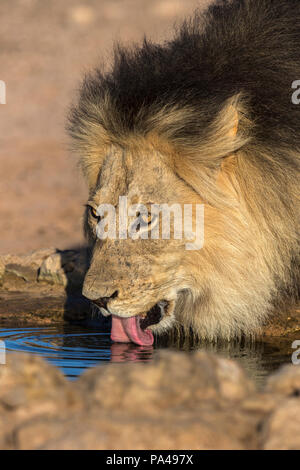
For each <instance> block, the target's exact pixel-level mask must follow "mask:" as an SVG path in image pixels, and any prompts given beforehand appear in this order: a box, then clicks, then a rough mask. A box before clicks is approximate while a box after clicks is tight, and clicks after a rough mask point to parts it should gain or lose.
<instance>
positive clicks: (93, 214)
mask: <svg viewBox="0 0 300 470" xmlns="http://www.w3.org/2000/svg"><path fill="white" fill-rule="evenodd" d="M90 213H91V216H92V217H94V219H99V218H100V216H99V215H98V213H97V211H96V209H95V208H94V207H92V206H90Z"/></svg>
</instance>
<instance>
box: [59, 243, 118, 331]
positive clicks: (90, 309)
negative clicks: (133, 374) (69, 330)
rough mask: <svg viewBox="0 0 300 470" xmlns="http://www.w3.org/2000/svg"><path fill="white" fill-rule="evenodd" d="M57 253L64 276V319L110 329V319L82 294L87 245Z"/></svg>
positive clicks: (87, 258) (87, 262)
mask: <svg viewBox="0 0 300 470" xmlns="http://www.w3.org/2000/svg"><path fill="white" fill-rule="evenodd" d="M58 253H59V254H60V256H61V266H62V269H63V271H64V274H65V277H66V286H65V292H66V301H65V306H64V320H66V321H68V322H72V323H80V324H86V325H87V326H89V327H93V326H94V327H95V328H99V329H101V330H102V331H104V332H108V331H110V328H111V319H110V318H106V317H104V316H103V315H102V314H101V312H100V310H99V309H98V308H97V307H96V306H95V305H93V304H92V303H91V302H90V301H89V300H88V299H86V298H85V297H84V296H83V295H82V286H83V282H84V277H85V274H86V272H87V270H88V267H89V259H90V257H89V249H88V247H74V248H72V249H70V250H63V251H58Z"/></svg>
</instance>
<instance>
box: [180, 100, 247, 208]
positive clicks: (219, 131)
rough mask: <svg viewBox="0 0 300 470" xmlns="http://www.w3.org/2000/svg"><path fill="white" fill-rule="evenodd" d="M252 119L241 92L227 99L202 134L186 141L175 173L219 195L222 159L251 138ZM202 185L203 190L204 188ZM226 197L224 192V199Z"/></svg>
mask: <svg viewBox="0 0 300 470" xmlns="http://www.w3.org/2000/svg"><path fill="white" fill-rule="evenodd" d="M250 129H251V122H250V120H249V119H248V118H247V112H246V106H245V104H244V100H243V99H242V97H241V95H236V96H233V97H232V98H230V99H229V100H227V102H225V103H224V105H223V107H222V108H221V110H220V111H219V113H218V115H217V116H216V117H215V119H214V120H213V121H212V122H211V123H210V125H209V126H208V127H207V128H206V129H205V130H204V131H203V132H202V133H201V137H200V138H199V139H198V140H197V139H193V140H192V145H190V146H189V143H188V142H186V143H185V145H183V146H182V147H181V149H180V150H179V152H177V156H176V157H175V159H174V170H175V172H176V173H177V174H178V175H179V176H180V177H181V178H182V179H183V180H185V181H186V182H187V183H188V184H189V185H190V186H192V187H193V188H194V190H195V191H196V192H198V193H199V194H200V192H201V196H203V197H205V198H206V197H207V199H210V200H214V199H216V198H217V194H216V186H215V181H216V179H217V177H218V173H219V170H220V168H221V166H222V162H223V161H224V160H225V159H227V158H228V157H229V156H232V155H234V154H235V152H236V151H237V150H239V149H241V148H242V147H243V146H244V145H245V144H246V143H247V142H248V141H249V139H250ZM200 188H201V189H200ZM221 198H222V196H221V195H220V201H221Z"/></svg>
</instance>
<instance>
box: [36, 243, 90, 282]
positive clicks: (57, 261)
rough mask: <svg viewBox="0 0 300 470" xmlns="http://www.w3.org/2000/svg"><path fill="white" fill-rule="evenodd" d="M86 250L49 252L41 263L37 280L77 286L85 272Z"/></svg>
mask: <svg viewBox="0 0 300 470" xmlns="http://www.w3.org/2000/svg"><path fill="white" fill-rule="evenodd" d="M86 264H87V259H86V251H85V250H80V251H76V250H65V251H57V252H56V253H53V254H51V255H50V256H48V257H47V258H46V259H44V261H43V262H42V264H41V267H40V269H39V275H38V281H46V282H49V283H51V284H58V285H63V286H65V287H66V286H69V284H70V285H71V286H72V287H76V286H77V287H78V286H79V285H82V283H83V279H84V275H85V272H86Z"/></svg>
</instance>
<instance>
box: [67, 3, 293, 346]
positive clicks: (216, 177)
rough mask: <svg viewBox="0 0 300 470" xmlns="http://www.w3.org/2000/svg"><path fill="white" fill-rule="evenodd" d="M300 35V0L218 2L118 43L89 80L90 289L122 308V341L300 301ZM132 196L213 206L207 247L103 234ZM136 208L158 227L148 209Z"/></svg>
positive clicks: (84, 142) (210, 328)
mask: <svg viewBox="0 0 300 470" xmlns="http://www.w3.org/2000/svg"><path fill="white" fill-rule="evenodd" d="M299 44H300V2H299V1H298V0H233V1H230V2H227V1H223V0H220V1H219V2H217V3H216V4H215V5H213V6H211V7H210V8H209V9H208V10H207V12H206V13H205V14H204V15H200V13H196V14H195V16H194V17H193V19H192V20H189V21H186V22H184V23H183V25H182V27H181V28H180V30H179V31H177V32H176V34H175V37H174V38H173V39H172V40H170V41H168V42H165V43H164V44H163V45H158V44H154V43H152V42H150V41H148V40H145V41H144V42H143V44H142V45H141V46H140V47H136V48H132V49H125V48H123V47H121V46H118V47H117V48H116V52H115V57H114V64H113V67H112V69H111V70H110V71H109V72H108V73H103V72H101V71H99V70H97V71H96V72H95V73H94V74H92V75H91V76H89V77H88V78H87V79H86V80H85V81H84V83H83V86H82V89H81V93H80V98H79V102H78V104H77V105H76V106H74V107H73V109H72V112H71V116H70V125H69V127H70V132H71V135H72V137H73V141H74V144H75V148H76V150H77V151H78V152H79V154H80V161H81V166H82V169H83V172H84V175H85V178H86V180H87V182H88V186H89V200H88V203H87V209H86V212H85V231H86V234H87V237H88V240H89V242H90V245H91V248H92V250H91V261H90V267H89V270H88V272H87V274H86V277H85V282H84V286H83V294H84V295H85V296H86V297H87V298H89V299H91V300H92V301H93V302H94V303H95V304H96V305H98V307H99V308H100V310H101V312H102V313H103V314H104V315H108V314H111V315H112V333H111V337H112V339H113V340H115V341H121V342H126V341H134V342H135V343H137V344H141V345H147V344H152V342H153V332H154V333H156V334H161V333H164V332H166V331H168V330H171V329H173V328H174V327H175V325H181V326H182V327H183V328H184V329H185V330H186V331H187V332H188V331H193V333H194V334H195V335H196V336H197V337H199V338H203V339H208V340H215V339H217V338H222V339H225V340H229V339H232V338H239V337H241V336H242V335H252V334H253V333H255V332H256V331H257V330H258V328H259V327H260V325H262V324H263V322H264V321H265V319H266V318H267V317H268V316H269V315H270V314H271V313H272V311H274V310H275V308H278V307H279V306H282V305H287V304H288V303H289V304H290V303H293V302H295V301H296V298H297V292H298V289H297V286H298V282H299V238H298V232H299V179H298V178H299V155H300V106H297V105H296V104H293V100H292V95H293V93H295V90H293V88H292V84H293V83H294V82H295V80H299V79H300V48H299ZM125 196H126V197H127V201H128V204H131V205H132V204H144V207H146V208H149V206H150V205H152V204H168V205H172V204H177V205H178V204H180V207H182V208H183V206H184V205H185V204H192V205H193V207H195V206H196V205H199V207H204V244H203V246H202V247H201V249H198V250H189V249H186V243H187V237H185V236H183V237H182V239H180V238H175V237H172V236H171V238H170V239H163V238H162V237H159V238H157V239H153V238H151V237H150V236H149V237H148V239H146V238H145V237H144V238H143V237H142V236H140V238H139V236H137V237H135V238H134V237H128V236H121V237H120V236H119V237H116V238H115V239H112V238H111V237H107V238H106V239H103V238H104V237H100V238H99V237H97V233H96V227H97V226H99V224H98V223H99V222H101V221H103V218H101V216H100V215H101V214H100V212H99V211H98V206H99V205H101V204H110V205H112V206H110V207H114V208H115V210H116V216H117V219H118V217H119V216H120V212H121V209H120V204H119V201H120V200H121V199H120V197H125ZM201 205H202V206H201ZM131 215H132V214H131ZM102 217H103V214H102ZM137 217H138V218H139V223H138V224H137V225H136V232H137V233H139V232H140V233H144V234H145V233H148V232H149V234H150V230H151V229H152V224H153V220H152V219H151V215H150V216H149V217H148V216H147V217H146V218H145V217H144V218H143V217H141V214H137ZM174 219H175V216H174ZM193 222H194V224H195V223H196V215H195V211H193ZM161 224H162V221H161V220H159V226H161ZM172 233H174V230H173V232H172ZM123 235H124V233H123ZM136 238H137V239H136Z"/></svg>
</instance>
